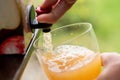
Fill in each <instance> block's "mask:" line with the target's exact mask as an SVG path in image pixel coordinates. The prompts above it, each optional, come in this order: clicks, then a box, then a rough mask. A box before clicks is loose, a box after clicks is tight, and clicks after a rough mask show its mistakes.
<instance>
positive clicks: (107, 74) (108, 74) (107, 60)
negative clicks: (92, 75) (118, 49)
mask: <svg viewBox="0 0 120 80" xmlns="http://www.w3.org/2000/svg"><path fill="white" fill-rule="evenodd" d="M101 60H102V65H103V67H104V69H103V71H102V72H101V74H100V75H99V76H98V78H97V80H120V54H118V53H115V52H106V53H102V54H101Z"/></svg>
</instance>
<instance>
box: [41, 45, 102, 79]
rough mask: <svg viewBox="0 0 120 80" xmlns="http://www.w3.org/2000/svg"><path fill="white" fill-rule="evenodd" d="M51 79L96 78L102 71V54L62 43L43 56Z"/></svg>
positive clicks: (45, 67)
mask: <svg viewBox="0 0 120 80" xmlns="http://www.w3.org/2000/svg"><path fill="white" fill-rule="evenodd" d="M42 66H43V68H44V70H45V73H46V74H47V76H48V78H49V80H95V79H96V77H97V76H98V74H99V73H100V71H101V62H100V56H99V54H97V53H94V52H93V51H91V50H89V49H87V48H85V47H79V46H73V45H62V46H59V47H57V48H56V49H55V50H54V52H53V53H48V54H44V55H43V56H42Z"/></svg>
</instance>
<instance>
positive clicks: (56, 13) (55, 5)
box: [37, 0, 76, 23]
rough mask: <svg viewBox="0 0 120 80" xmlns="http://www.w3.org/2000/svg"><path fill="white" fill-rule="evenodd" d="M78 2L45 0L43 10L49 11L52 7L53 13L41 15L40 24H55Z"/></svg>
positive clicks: (38, 18) (72, 0)
mask: <svg viewBox="0 0 120 80" xmlns="http://www.w3.org/2000/svg"><path fill="white" fill-rule="evenodd" d="M75 2H76V0H44V1H43V3H42V4H41V6H40V7H41V9H43V10H44V9H49V8H50V7H52V10H51V12H49V13H45V14H41V15H39V16H38V17H37V20H38V21H39V22H40V23H55V22H56V21H57V20H58V19H59V18H61V16H62V15H64V13H66V12H67V11H68V10H69V9H70V8H71V7H72V5H73V4H74V3H75Z"/></svg>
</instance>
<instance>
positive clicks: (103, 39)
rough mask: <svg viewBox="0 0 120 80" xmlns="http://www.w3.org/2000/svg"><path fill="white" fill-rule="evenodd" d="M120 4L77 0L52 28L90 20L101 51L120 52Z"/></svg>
mask: <svg viewBox="0 0 120 80" xmlns="http://www.w3.org/2000/svg"><path fill="white" fill-rule="evenodd" d="M37 1H38V0H36V2H35V4H36V5H38V2H37ZM119 4H120V0H77V2H76V3H75V4H74V5H73V7H72V8H71V9H70V10H69V11H68V12H67V13H65V15H64V16H63V17H61V19H60V20H59V21H58V22H57V23H56V24H54V26H53V27H52V28H56V27H60V26H63V25H66V24H71V23H76V22H90V23H91V24H92V25H93V27H94V30H95V33H96V35H97V38H98V42H99V45H100V49H101V52H103V51H118V52H120V42H119V41H120V35H119V34H120V21H119V20H120V9H119V7H120V5H119Z"/></svg>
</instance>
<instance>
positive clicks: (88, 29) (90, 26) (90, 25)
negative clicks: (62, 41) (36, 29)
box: [33, 22, 92, 48]
mask: <svg viewBox="0 0 120 80" xmlns="http://www.w3.org/2000/svg"><path fill="white" fill-rule="evenodd" d="M84 24H87V25H89V27H88V28H87V29H86V30H85V31H84V32H83V33H81V35H79V36H82V35H84V34H86V33H87V32H89V31H90V30H91V29H92V24H91V23H88V22H81V23H80V22H78V23H72V24H67V25H64V26H61V27H58V28H55V29H53V30H51V31H50V32H51V33H52V32H54V31H56V30H59V29H62V28H65V27H69V26H73V25H84ZM40 37H42V36H39V37H38V38H37V39H36V40H35V41H34V43H33V47H34V48H37V46H36V42H37V41H38V40H39V39H40Z"/></svg>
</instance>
